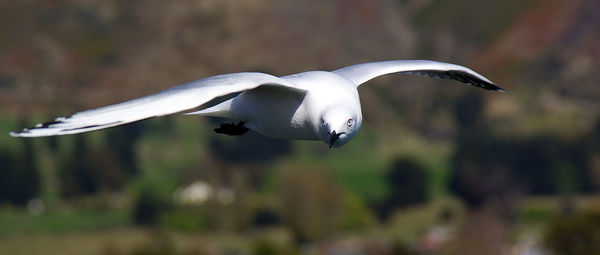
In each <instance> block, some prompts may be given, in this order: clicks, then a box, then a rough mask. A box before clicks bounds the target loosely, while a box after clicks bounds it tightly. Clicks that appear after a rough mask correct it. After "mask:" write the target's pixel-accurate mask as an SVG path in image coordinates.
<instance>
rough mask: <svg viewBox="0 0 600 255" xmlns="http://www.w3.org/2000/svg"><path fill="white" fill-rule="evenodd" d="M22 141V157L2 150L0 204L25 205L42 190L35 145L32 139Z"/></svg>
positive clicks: (0, 156)
mask: <svg viewBox="0 0 600 255" xmlns="http://www.w3.org/2000/svg"><path fill="white" fill-rule="evenodd" d="M22 141H23V151H22V153H21V155H20V157H19V156H16V155H15V154H14V153H13V152H11V151H10V150H7V149H0V204H2V203H10V204H13V205H19V206H22V205H25V204H27V202H28V201H29V200H31V199H32V198H34V197H35V196H36V195H37V194H38V192H39V190H40V176H39V173H38V170H37V166H36V161H35V156H34V148H33V144H32V143H31V140H30V139H23V140H22Z"/></svg>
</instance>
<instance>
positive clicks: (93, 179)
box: [59, 128, 136, 198]
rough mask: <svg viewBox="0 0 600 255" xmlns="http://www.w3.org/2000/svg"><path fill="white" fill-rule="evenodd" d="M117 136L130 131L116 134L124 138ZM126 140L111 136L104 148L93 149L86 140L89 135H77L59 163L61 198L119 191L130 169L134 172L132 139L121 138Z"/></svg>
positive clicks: (129, 176)
mask: <svg viewBox="0 0 600 255" xmlns="http://www.w3.org/2000/svg"><path fill="white" fill-rule="evenodd" d="M125 130H131V129H127V128H125ZM120 132H125V133H127V132H129V131H119V132H118V133H117V134H123V133H120ZM127 136H128V135H116V136H115V135H110V136H109V137H108V141H107V143H106V144H105V145H102V146H95V147H93V148H92V147H91V146H89V145H88V143H87V140H86V137H88V135H76V136H75V137H74V143H75V144H74V146H73V149H72V153H70V154H69V155H68V156H66V157H65V158H63V159H62V160H61V163H60V170H59V176H60V188H61V193H62V195H63V197H67V198H69V197H75V196H80V195H86V194H92V193H95V192H98V191H101V190H106V191H116V190H119V189H121V188H122V187H123V186H124V185H125V184H126V183H127V181H128V180H129V179H130V178H131V177H132V176H133V172H134V170H131V169H135V168H136V166H135V152H134V151H133V148H132V146H134V145H133V144H134V143H135V142H134V140H133V139H135V138H124V137H127ZM133 137H135V136H133ZM120 153H123V154H120Z"/></svg>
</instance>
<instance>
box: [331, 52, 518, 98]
mask: <svg viewBox="0 0 600 255" xmlns="http://www.w3.org/2000/svg"><path fill="white" fill-rule="evenodd" d="M333 73H335V74H338V75H340V76H342V77H344V78H346V79H348V80H350V81H352V82H354V84H355V85H356V86H357V87H358V86H360V85H361V84H363V83H365V82H366V81H368V80H371V79H373V78H375V77H378V76H381V75H385V74H391V73H409V74H418V75H424V76H429V77H432V78H440V79H450V80H457V81H460V82H464V83H467V84H470V85H473V86H476V87H479V88H483V89H488V90H495V91H500V92H506V93H510V92H509V91H508V90H505V89H503V88H502V87H500V86H498V85H496V84H495V83H493V82H492V81H490V80H488V79H487V78H485V77H483V76H482V75H480V74H478V73H476V72H475V71H473V70H471V69H469V68H466V67H464V66H459V65H454V64H449V63H443V62H437V61H430V60H392V61H382V62H372V63H365V64H358V65H353V66H349V67H345V68H341V69H338V70H335V71H333Z"/></svg>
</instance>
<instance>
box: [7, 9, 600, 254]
mask: <svg viewBox="0 0 600 255" xmlns="http://www.w3.org/2000/svg"><path fill="white" fill-rule="evenodd" d="M599 13H600V2H598V1H592V0H569V1H564V0H493V1H475V2H473V1H467V0H454V1H449V0H351V1H348V0H346V1H342V0H328V1H314V0H313V1H301V0H280V1H266V0H255V1H244V0H227V1H223V0H182V1H159V0H150V1H140V0H135V1H119V0H105V1H81V0H54V1H46V0H28V1H18V0H3V1H1V2H0V131H1V135H0V253H1V254H103V255H104V254H105V255H128V254H137V255H141V254H185V255H188V254H190V255H191V254H538V255H539V254H594V253H596V254H600V246H599V244H600V196H599V194H598V191H599V190H600V100H599V99H600V72H599V70H600V43H598V42H599V41H600V15H598V14H599ZM392 59H433V60H439V61H446V62H451V63H455V64H460V65H465V66H468V67H471V68H472V69H474V70H476V71H477V72H479V73H481V74H483V75H485V76H486V77H488V78H489V79H491V80H492V81H495V82H496V83H498V84H500V85H501V86H503V87H504V88H506V89H508V90H511V91H512V92H513V94H512V95H506V94H501V93H493V92H489V91H484V90H479V89H475V88H473V87H469V86H464V85H462V84H461V83H459V82H456V81H447V80H434V79H429V78H423V77H418V76H416V77H415V76H411V75H389V76H385V77H380V78H377V79H375V80H373V81H370V82H369V83H368V84H367V85H365V86H361V87H360V89H359V91H360V95H361V102H362V104H363V115H364V123H363V125H362V129H361V131H360V132H359V133H358V135H357V136H356V137H355V138H354V139H353V140H352V141H351V142H350V143H348V144H347V145H346V146H344V147H342V148H340V149H332V150H329V149H328V148H327V145H325V144H323V143H321V142H306V141H284V140H274V139H268V138H265V137H262V136H260V135H257V134H255V133H252V132H250V133H248V134H246V135H244V136H242V137H227V136H223V135H217V134H215V133H214V132H212V128H214V127H217V126H218V125H219V124H220V123H222V122H223V121H224V120H219V119H208V118H197V117H193V116H177V115H176V116H171V117H166V118H159V119H152V120H148V121H143V122H138V123H134V124H131V125H126V126H121V127H118V128H112V129H109V130H103V131H97V132H92V133H89V134H82V135H73V136H64V137H51V138H35V139H17V138H12V137H9V136H8V132H9V131H12V130H17V129H20V128H22V127H25V126H31V125H32V124H35V123H38V122H43V121H48V120H51V119H52V118H54V117H56V116H64V115H68V114H71V113H73V112H75V111H80V110H84V109H88V108H94V107H99V106H104V105H107V104H113V103H117V102H120V101H124V100H128V99H132V98H135V97H139V96H143V95H148V94H151V93H154V92H158V91H160V90H162V89H166V88H168V87H171V86H174V85H177V84H181V83H184V82H188V81H192V80H197V79H200V78H203V77H207V76H211V75H216V74H221V73H232V72H241V71H262V72H268V73H271V74H274V75H287V74H292V73H297V72H301V71H308V70H333V69H336V68H340V67H345V66H348V65H351V64H357V63H362V62H371V61H379V60H392Z"/></svg>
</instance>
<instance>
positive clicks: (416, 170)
mask: <svg viewBox="0 0 600 255" xmlns="http://www.w3.org/2000/svg"><path fill="white" fill-rule="evenodd" d="M385 180H386V182H387V185H388V190H389V191H388V193H387V194H386V197H385V198H384V199H383V200H382V201H381V202H379V203H378V204H377V205H376V209H377V212H378V214H379V216H380V218H381V219H383V220H385V219H387V218H388V217H389V216H390V215H391V214H393V213H394V212H395V211H397V210H398V209H399V208H402V207H406V206H411V205H417V204H421V203H424V202H425V201H426V199H427V188H428V187H427V172H426V169H425V167H423V166H422V165H421V164H420V163H419V162H418V161H415V160H414V159H412V158H399V159H397V160H396V161H395V162H394V164H393V165H392V167H391V168H390V169H389V170H388V172H387V173H386V175H385Z"/></svg>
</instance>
